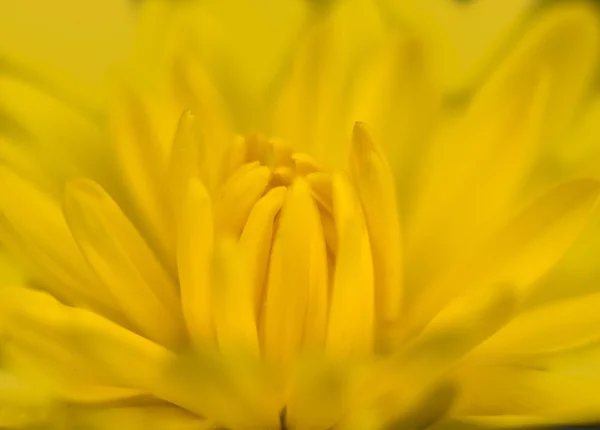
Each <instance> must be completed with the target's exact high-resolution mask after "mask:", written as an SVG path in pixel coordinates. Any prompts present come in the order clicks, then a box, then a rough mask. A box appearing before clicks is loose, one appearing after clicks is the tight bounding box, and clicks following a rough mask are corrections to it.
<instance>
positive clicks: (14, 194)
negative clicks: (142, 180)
mask: <svg viewBox="0 0 600 430" xmlns="http://www.w3.org/2000/svg"><path fill="white" fill-rule="evenodd" d="M0 182H1V183H2V187H3V193H2V194H1V195H0V209H1V212H2V216H0V232H1V240H2V244H3V246H5V247H6V248H7V249H8V250H9V251H10V252H11V253H13V255H15V256H17V257H18V258H19V259H20V260H21V261H22V262H23V263H24V264H25V265H26V266H27V267H28V268H30V269H31V270H32V275H33V277H34V278H36V279H39V280H40V281H41V282H42V285H44V287H45V288H47V289H48V290H49V291H51V292H52V293H53V294H56V296H57V297H59V298H61V299H62V300H65V301H66V302H68V303H70V304H73V305H83V306H91V307H92V308H94V309H96V310H98V311H99V312H103V313H105V314H107V315H109V316H111V317H118V316H119V315H122V313H120V312H119V310H118V309H117V308H116V306H115V303H114V302H113V300H112V297H111V295H110V294H108V293H107V291H106V290H104V289H103V288H102V286H101V285H100V283H99V282H98V279H97V278H96V276H95V275H94V273H93V272H92V271H91V270H90V267H89V266H88V264H87V263H86V261H85V260H84V259H83V258H82V256H81V253H80V252H79V250H78V249H77V245H76V243H75V241H74V240H73V236H72V235H71V232H70V231H69V228H68V226H67V223H66V222H65V219H64V217H63V215H62V213H61V210H60V206H59V205H58V202H57V201H56V200H54V199H53V198H52V196H51V195H49V194H47V193H45V192H43V191H41V190H40V189H38V188H36V187H35V186H34V185H33V184H31V183H29V182H28V181H25V180H24V179H22V178H21V177H19V176H18V175H17V174H15V173H14V172H12V171H11V170H9V169H8V168H6V167H4V168H2V169H0ZM40 213H43V214H44V216H43V217H39V216H38V215H39V214H40Z"/></svg>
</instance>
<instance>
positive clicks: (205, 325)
mask: <svg viewBox="0 0 600 430" xmlns="http://www.w3.org/2000/svg"><path fill="white" fill-rule="evenodd" d="M179 215H180V216H179V220H178V231H177V264H178V271H179V284H180V290H181V303H182V306H183V315H184V318H185V321H186V323H187V327H188V330H189V333H190V337H191V339H192V341H193V342H195V343H196V344H197V345H201V344H204V343H206V342H210V341H211V340H212V339H213V338H214V333H213V327H212V320H211V317H212V315H211V276H210V270H211V264H212V258H213V246H214V245H213V244H214V231H213V213H212V205H211V200H210V197H209V195H208V192H207V191H206V189H205V188H204V186H203V185H202V183H201V182H200V181H199V180H198V179H196V178H191V179H189V181H188V183H187V186H186V191H185V195H184V196H183V202H182V207H181V209H180V214H179Z"/></svg>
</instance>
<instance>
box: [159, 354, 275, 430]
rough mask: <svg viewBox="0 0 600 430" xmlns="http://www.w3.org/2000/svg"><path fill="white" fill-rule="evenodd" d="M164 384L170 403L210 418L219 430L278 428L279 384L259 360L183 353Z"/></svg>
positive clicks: (166, 375) (242, 356) (176, 360)
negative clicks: (221, 429)
mask: <svg viewBox="0 0 600 430" xmlns="http://www.w3.org/2000/svg"><path fill="white" fill-rule="evenodd" d="M161 384H162V388H163V392H162V397H163V398H164V399H167V400H168V401H170V402H172V403H174V404H177V405H179V406H182V407H184V408H185V409H187V410H189V411H191V412H193V413H195V414H197V415H199V416H204V417H207V418H208V419H209V420H210V421H212V422H213V423H215V427H223V428H235V429H240V430H246V429H247V430H252V429H255V428H269V429H270V428H278V424H279V405H278V402H277V400H278V396H277V395H276V389H275V387H276V385H275V382H274V379H273V378H272V376H271V375H269V374H268V373H266V372H265V369H263V368H262V367H261V365H260V364H259V363H258V362H257V361H256V359H255V358H251V357H248V356H245V355H243V354H240V355H239V356H235V357H231V356H224V355H221V354H219V353H217V352H215V351H214V350H199V351H197V352H195V353H194V354H182V355H180V356H178V357H176V358H175V359H174V360H172V362H171V363H170V365H169V367H168V368H167V372H166V373H165V374H164V376H163V379H162V382H161Z"/></svg>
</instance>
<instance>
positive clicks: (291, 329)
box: [259, 179, 327, 366]
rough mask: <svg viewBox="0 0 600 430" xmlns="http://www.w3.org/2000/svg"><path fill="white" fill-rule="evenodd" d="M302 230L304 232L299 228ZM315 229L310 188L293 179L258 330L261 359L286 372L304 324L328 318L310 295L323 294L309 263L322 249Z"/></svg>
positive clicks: (319, 302)
mask: <svg viewBox="0 0 600 430" xmlns="http://www.w3.org/2000/svg"><path fill="white" fill-rule="evenodd" d="M300 225H302V226H303V228H298V226H300ZM319 228H320V225H319V218H318V212H317V208H316V206H315V203H314V202H313V201H312V198H311V193H310V188H309V186H308V184H307V183H306V182H305V181H304V180H302V179H297V180H296V181H294V183H293V184H292V186H291V187H290V188H289V191H288V194H287V197H286V201H285V203H284V205H283V208H282V210H281V216H280V219H279V229H278V231H277V233H276V235H275V240H274V243H273V248H272V254H271V263H270V267H269V273H268V277H267V289H266V292H265V295H264V304H263V306H264V307H263V309H262V314H261V321H260V324H259V325H260V335H261V347H262V350H263V351H264V355H265V357H266V358H267V360H270V361H273V362H275V363H277V364H279V365H283V366H289V365H290V364H291V362H292V361H293V360H295V359H296V358H297V357H298V354H299V352H300V350H301V347H302V343H303V337H304V335H305V330H306V329H305V327H307V325H308V326H310V325H311V324H312V323H311V322H309V321H308V320H309V319H312V318H319V315H326V314H325V310H326V308H327V303H326V302H325V303H323V302H322V300H323V298H322V297H319V296H318V295H316V294H315V293H314V291H313V290H314V289H316V288H322V283H321V282H320V280H319V278H315V277H314V274H315V266H314V264H315V260H314V258H313V257H314V256H313V253H314V252H316V251H315V246H319V245H320V246H324V243H323V242H322V241H321V243H320V244H319V243H318V241H317V240H316V237H317V234H318V229H319ZM319 299H321V300H319ZM319 309H320V310H319ZM309 312H310V313H309ZM321 318H322V317H321ZM319 321H321V319H319ZM314 328H315V329H319V330H320V331H321V335H320V336H318V337H321V338H322V337H323V336H324V331H325V326H324V324H321V326H320V327H317V326H315V327H314ZM316 335H317V333H313V336H315V337H317V336H316ZM316 340H317V339H315V341H316Z"/></svg>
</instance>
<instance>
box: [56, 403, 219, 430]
mask: <svg viewBox="0 0 600 430" xmlns="http://www.w3.org/2000/svg"><path fill="white" fill-rule="evenodd" d="M67 414H68V418H65V419H64V422H65V423H66V425H68V426H69V428H86V429H90V430H111V429H114V428H127V429H130V430H210V429H212V428H214V425H215V424H214V423H213V422H211V421H208V420H205V419H202V418H199V417H197V416H196V415H193V414H191V413H189V412H187V411H185V410H183V409H181V408H178V407H176V406H173V405H170V404H168V403H164V404H161V403H159V404H157V402H156V401H152V400H150V401H148V404H147V405H144V404H142V405H139V406H138V405H118V404H108V405H103V404H100V405H97V406H96V407H89V406H88V407H78V405H74V406H70V407H69V408H68V411H67Z"/></svg>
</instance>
